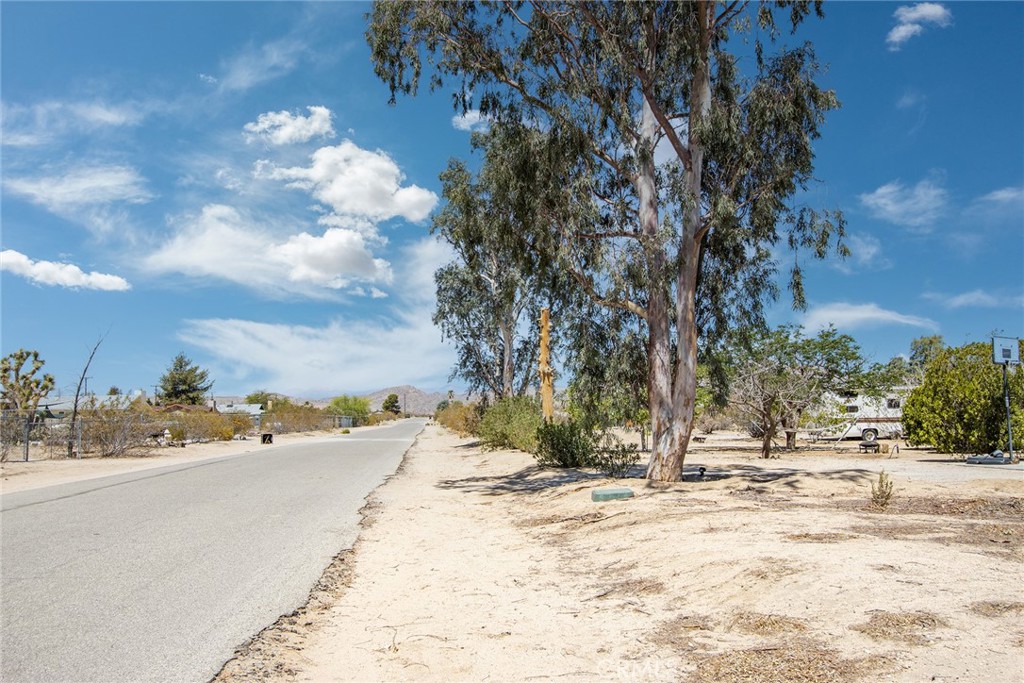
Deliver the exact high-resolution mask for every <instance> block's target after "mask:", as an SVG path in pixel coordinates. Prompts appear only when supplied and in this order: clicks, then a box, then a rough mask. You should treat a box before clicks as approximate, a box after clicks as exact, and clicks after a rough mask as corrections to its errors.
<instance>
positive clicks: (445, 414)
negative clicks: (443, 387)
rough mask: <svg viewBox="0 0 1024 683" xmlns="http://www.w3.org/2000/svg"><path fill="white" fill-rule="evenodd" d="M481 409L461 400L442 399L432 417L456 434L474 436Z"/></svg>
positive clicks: (477, 428) (478, 425) (478, 426)
mask: <svg viewBox="0 0 1024 683" xmlns="http://www.w3.org/2000/svg"><path fill="white" fill-rule="evenodd" d="M480 415H481V411H480V410H478V409H477V406H475V405H467V404H464V403H462V402H461V401H454V400H444V401H441V403H439V404H438V410H437V413H435V414H434V419H435V420H437V423H438V424H440V425H442V426H444V427H447V428H448V429H450V430H452V431H453V432H455V433H456V434H461V435H463V436H476V434H477V432H478V431H479V429H480Z"/></svg>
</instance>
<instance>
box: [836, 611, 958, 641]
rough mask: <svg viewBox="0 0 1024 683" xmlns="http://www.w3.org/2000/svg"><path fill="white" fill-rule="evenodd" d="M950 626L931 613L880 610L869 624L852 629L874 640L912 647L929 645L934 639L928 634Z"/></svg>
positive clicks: (873, 615)
mask: <svg viewBox="0 0 1024 683" xmlns="http://www.w3.org/2000/svg"><path fill="white" fill-rule="evenodd" d="M948 626H949V624H948V623H947V622H946V620H945V619H943V618H942V617H940V616H938V615H936V614H932V613H931V612H886V611H882V610H879V611H877V612H875V613H874V614H872V615H871V618H870V619H868V621H867V623H864V624H855V625H853V626H851V627H850V628H851V629H853V630H854V631H860V632H861V633H864V634H865V635H867V636H869V637H871V638H872V639H874V640H891V641H895V642H900V643H908V644H910V645H928V644H930V643H931V642H932V639H931V638H929V637H928V636H927V634H929V633H931V632H933V631H935V630H936V629H939V628H947V627H948Z"/></svg>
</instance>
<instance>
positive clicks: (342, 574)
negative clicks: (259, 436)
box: [209, 422, 433, 683]
mask: <svg viewBox="0 0 1024 683" xmlns="http://www.w3.org/2000/svg"><path fill="white" fill-rule="evenodd" d="M431 426H433V423H430V422H428V423H427V424H425V425H424V426H423V429H421V430H420V431H419V432H418V433H417V434H416V437H415V438H414V439H413V441H412V443H411V444H410V445H409V447H408V448H407V449H406V450H405V453H403V454H402V460H401V462H399V463H398V467H396V468H395V471H394V472H392V473H391V474H389V475H387V476H386V477H385V478H384V481H382V482H381V483H380V484H379V485H377V487H376V488H374V489H373V490H372V491H370V492H369V493H368V494H366V497H365V498H363V501H364V502H363V505H362V507H360V508H359V513H358V514H359V518H360V519H359V524H358V526H359V534H358V535H357V536H356V540H355V541H354V542H353V543H352V546H351V547H350V548H343V549H342V550H340V551H339V552H338V553H337V554H336V555H335V556H334V557H333V558H332V559H331V561H330V563H329V564H328V565H327V567H326V568H325V569H324V571H323V573H321V575H320V578H318V579H317V582H316V583H315V584H314V585H313V588H312V589H311V590H310V592H309V595H308V596H307V598H306V601H305V602H304V603H303V604H302V605H300V606H299V607H297V608H296V609H294V610H292V611H291V612H289V613H288V614H282V615H281V616H280V617H278V618H277V620H276V621H275V622H274V623H273V624H271V625H269V626H267V627H265V628H264V629H263V630H261V631H259V632H258V633H257V634H255V635H254V636H253V637H252V638H250V639H249V640H247V641H246V642H244V643H242V644H241V645H239V646H238V647H236V648H235V651H234V654H233V655H232V656H231V658H230V659H228V660H227V661H226V662H224V664H223V665H222V666H221V667H220V669H219V670H218V671H217V673H216V674H214V676H213V677H212V678H211V679H210V681H209V683H237V682H239V681H253V680H264V679H266V678H268V677H270V676H294V675H296V674H298V673H299V672H298V671H295V670H294V669H291V668H290V667H289V666H287V665H285V664H283V663H282V662H280V661H276V660H277V659H278V657H277V653H278V652H280V651H281V650H282V649H288V650H301V649H302V646H303V644H304V643H305V641H306V639H307V637H308V635H309V634H310V633H312V632H315V631H316V630H317V628H318V626H320V625H321V624H322V623H323V619H324V617H325V616H326V615H327V614H328V613H329V612H330V611H331V608H332V607H333V606H334V605H335V604H336V603H337V602H338V600H340V599H341V597H342V596H343V595H344V594H345V592H346V591H347V590H348V588H349V586H350V585H351V582H352V577H353V574H354V572H355V567H354V565H355V562H356V560H357V559H358V552H359V546H360V545H361V544H362V542H363V532H364V531H365V530H367V529H369V528H370V527H372V526H373V525H374V524H375V523H376V521H377V519H378V518H379V516H380V510H381V509H382V508H383V503H381V502H380V500H379V498H378V494H379V492H380V490H381V489H382V488H384V487H385V486H387V484H388V483H389V482H391V480H392V479H395V478H397V477H399V476H403V475H404V474H405V472H406V464H407V462H408V461H409V458H410V456H411V455H412V454H413V452H414V451H415V450H416V448H417V447H418V446H419V443H420V437H421V436H422V435H423V433H424V432H425V431H426V430H427V429H428V428H429V427H431Z"/></svg>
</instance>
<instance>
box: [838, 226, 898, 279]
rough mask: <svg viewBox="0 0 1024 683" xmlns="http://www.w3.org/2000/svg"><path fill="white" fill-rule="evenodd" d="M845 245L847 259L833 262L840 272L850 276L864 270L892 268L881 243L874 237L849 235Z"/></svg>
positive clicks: (856, 234) (861, 234)
mask: <svg viewBox="0 0 1024 683" xmlns="http://www.w3.org/2000/svg"><path fill="white" fill-rule="evenodd" d="M846 243H847V246H849V248H850V257H849V259H847V260H846V261H836V262H834V264H835V268H836V269H837V270H839V271H840V272H843V273H846V274H847V275H850V274H852V273H855V272H862V271H864V270H885V269H887V268H892V261H890V260H889V258H888V257H886V255H885V251H884V249H883V248H882V242H881V241H880V240H879V239H878V238H877V237H875V236H874V235H868V234H866V233H851V234H850V235H849V237H848V238H847V240H846Z"/></svg>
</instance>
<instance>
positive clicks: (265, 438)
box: [260, 434, 274, 443]
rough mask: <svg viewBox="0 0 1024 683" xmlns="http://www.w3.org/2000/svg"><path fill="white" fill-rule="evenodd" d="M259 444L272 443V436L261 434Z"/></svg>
mask: <svg viewBox="0 0 1024 683" xmlns="http://www.w3.org/2000/svg"><path fill="white" fill-rule="evenodd" d="M260 443H274V435H273V434H261V435H260Z"/></svg>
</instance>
